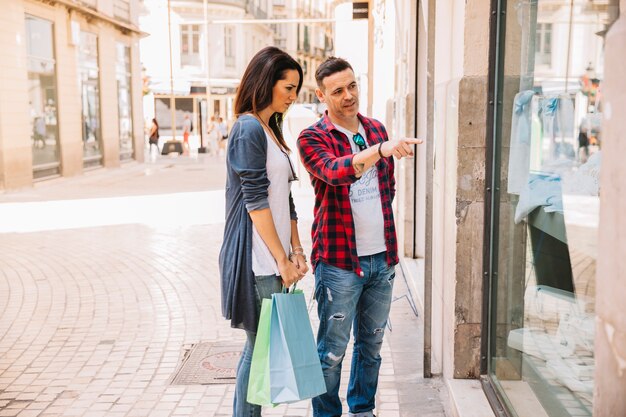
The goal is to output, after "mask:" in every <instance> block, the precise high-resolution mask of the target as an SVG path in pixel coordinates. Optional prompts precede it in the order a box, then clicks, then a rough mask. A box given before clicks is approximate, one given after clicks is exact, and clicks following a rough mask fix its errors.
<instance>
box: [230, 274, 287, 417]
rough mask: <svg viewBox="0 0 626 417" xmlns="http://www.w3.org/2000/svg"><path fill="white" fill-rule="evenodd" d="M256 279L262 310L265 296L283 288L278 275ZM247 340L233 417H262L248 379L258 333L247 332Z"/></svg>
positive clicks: (239, 371)
mask: <svg viewBox="0 0 626 417" xmlns="http://www.w3.org/2000/svg"><path fill="white" fill-rule="evenodd" d="M254 279H255V281H256V290H257V294H256V304H257V305H256V308H257V312H260V311H261V302H262V300H263V298H272V294H273V293H276V292H280V291H281V289H282V281H281V278H280V277H278V276H276V275H263V276H256V277H254ZM246 336H247V340H246V344H245V345H244V347H243V352H242V353H241V359H239V364H238V365H237V382H236V385H235V398H234V400H233V417H260V416H261V406H260V405H255V404H250V403H248V401H247V398H248V380H249V379H250V365H251V364H252V352H253V351H254V342H255V340H256V333H252V332H246Z"/></svg>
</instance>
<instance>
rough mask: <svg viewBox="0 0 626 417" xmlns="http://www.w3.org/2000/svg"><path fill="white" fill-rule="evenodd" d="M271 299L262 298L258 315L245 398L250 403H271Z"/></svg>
mask: <svg viewBox="0 0 626 417" xmlns="http://www.w3.org/2000/svg"><path fill="white" fill-rule="evenodd" d="M272 305H273V300H270V299H268V298H265V299H263V303H262V304H261V313H260V315H259V327H258V328H257V333H256V340H255V342H254V351H253V352H252V363H251V365H250V379H249V380H248V395H247V399H248V402H249V403H250V404H258V405H271V400H270V322H271V316H272Z"/></svg>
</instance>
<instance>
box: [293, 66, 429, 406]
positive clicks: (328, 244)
mask: <svg viewBox="0 0 626 417" xmlns="http://www.w3.org/2000/svg"><path fill="white" fill-rule="evenodd" d="M315 79H316V81H317V85H318V88H317V89H316V91H315V93H316V95H317V98H318V99H319V101H320V102H321V103H325V104H326V105H327V108H328V109H327V111H326V113H325V115H324V116H323V117H322V118H321V119H320V120H319V121H318V122H317V123H315V124H314V125H313V126H311V127H309V128H307V129H305V130H304V131H302V133H300V136H299V138H298V150H299V152H300V157H301V159H302V163H303V164H304V166H305V168H306V169H307V171H308V172H309V174H310V178H311V183H312V185H313V188H314V191H315V201H316V204H315V208H314V222H313V227H312V238H313V252H312V255H311V263H312V265H313V268H314V271H315V298H316V300H317V312H318V315H319V318H320V326H319V330H318V335H317V348H318V354H319V357H320V361H321V363H322V371H323V373H324V379H325V380H326V388H327V389H328V391H327V393H326V394H323V395H320V396H319V397H316V398H314V399H313V415H314V416H315V417H339V416H341V415H343V413H342V406H341V400H340V399H339V384H340V378H341V365H342V362H343V359H344V355H345V352H346V348H347V346H348V341H349V339H350V331H351V329H352V326H354V353H353V354H352V369H351V370H350V382H349V383H348V394H347V400H348V406H349V413H348V416H350V417H373V415H374V414H373V410H374V408H375V406H376V404H375V398H376V390H377V387H378V373H379V369H380V364H381V358H380V348H381V346H382V342H383V335H384V333H385V326H386V325H387V319H388V317H389V309H390V306H391V297H392V290H393V280H394V277H395V265H396V264H397V263H398V244H397V240H396V231H395V224H394V219H393V209H392V207H391V204H392V202H393V198H394V195H395V179H394V161H393V158H391V156H392V155H394V156H396V157H398V158H402V157H405V156H410V155H413V150H412V145H414V144H418V143H421V141H420V140H418V139H413V138H404V139H395V140H389V138H388V137H387V132H386V130H385V127H384V126H383V125H382V124H381V123H380V122H378V121H377V120H374V119H370V118H368V117H365V116H363V115H361V114H360V113H359V88H358V85H357V82H356V79H355V77H354V71H353V70H352V66H351V65H350V64H349V63H348V62H347V61H345V60H343V59H341V58H335V57H331V58H329V59H327V60H326V61H325V62H323V63H322V64H321V65H320V66H319V67H318V69H317V71H316V73H315Z"/></svg>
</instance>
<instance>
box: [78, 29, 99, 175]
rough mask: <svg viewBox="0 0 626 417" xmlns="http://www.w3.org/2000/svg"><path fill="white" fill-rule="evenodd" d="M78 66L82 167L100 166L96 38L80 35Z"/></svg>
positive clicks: (91, 34) (92, 35)
mask: <svg viewBox="0 0 626 417" xmlns="http://www.w3.org/2000/svg"><path fill="white" fill-rule="evenodd" d="M78 64H79V71H80V79H81V98H82V125H83V166H85V167H89V166H94V165H101V164H102V150H101V147H102V144H101V131H100V86H99V82H100V81H99V71H98V37H97V36H96V35H95V34H93V33H89V32H81V33H80V46H79V52H78Z"/></svg>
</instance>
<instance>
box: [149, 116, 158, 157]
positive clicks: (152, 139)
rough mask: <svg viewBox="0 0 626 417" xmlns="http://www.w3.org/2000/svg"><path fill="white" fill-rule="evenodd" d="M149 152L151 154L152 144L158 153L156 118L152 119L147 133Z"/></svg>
mask: <svg viewBox="0 0 626 417" xmlns="http://www.w3.org/2000/svg"><path fill="white" fill-rule="evenodd" d="M148 143H149V146H150V148H149V153H150V155H152V145H154V146H155V147H156V153H157V154H158V153H159V124H158V123H157V121H156V119H155V118H153V119H152V126H150V132H149V133H148Z"/></svg>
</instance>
